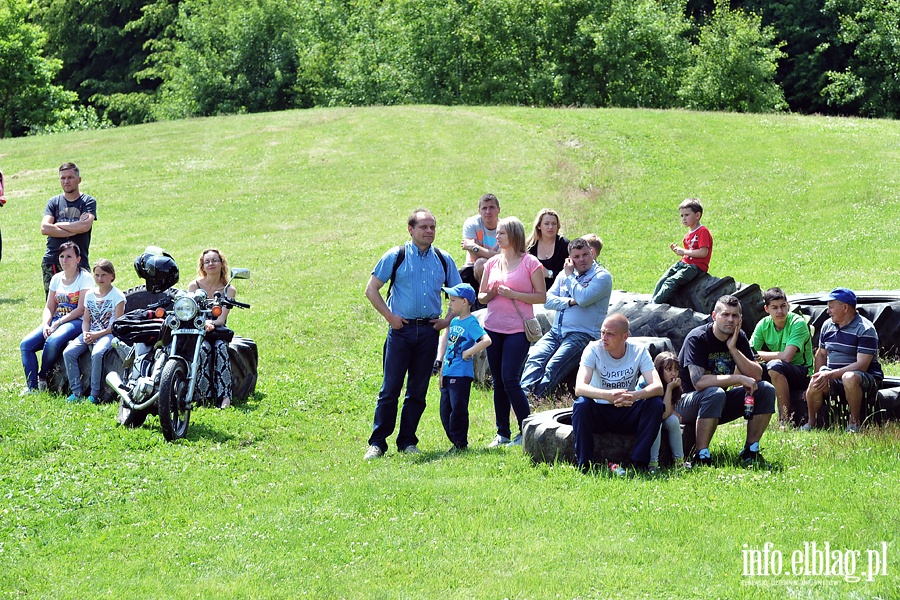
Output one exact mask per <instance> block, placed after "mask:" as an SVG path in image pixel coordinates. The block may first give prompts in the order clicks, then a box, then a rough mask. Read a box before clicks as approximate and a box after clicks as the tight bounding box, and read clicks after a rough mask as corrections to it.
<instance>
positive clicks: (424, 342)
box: [369, 323, 438, 452]
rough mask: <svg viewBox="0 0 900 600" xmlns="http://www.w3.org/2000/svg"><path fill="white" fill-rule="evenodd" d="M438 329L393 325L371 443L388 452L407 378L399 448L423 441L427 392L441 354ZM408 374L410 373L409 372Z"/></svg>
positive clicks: (423, 326) (398, 439)
mask: <svg viewBox="0 0 900 600" xmlns="http://www.w3.org/2000/svg"><path fill="white" fill-rule="evenodd" d="M437 348H438V332H437V331H435V329H434V327H433V326H432V325H415V324H411V323H407V324H406V325H404V326H403V328H402V329H389V330H388V335H387V341H386V342H385V345H384V361H383V363H384V381H383V382H382V384H381V391H380V392H378V404H377V405H376V406H375V421H374V424H373V425H372V435H371V437H369V445H370V446H378V447H379V448H381V450H382V451H383V452H387V438H388V436H389V435H391V434H392V433H394V427H395V426H396V425H397V404H398V401H399V398H400V391H401V390H402V389H403V380H404V378H405V379H406V397H405V398H404V399H403V411H402V413H401V414H400V431H399V432H398V433H397V448H398V449H399V450H403V449H404V448H406V447H407V446H412V445H414V444H418V443H419V438H417V437H416V429H417V428H418V427H419V419H421V418H422V413H424V412H425V395H426V394H427V393H428V381H429V379H431V367H432V365H433V364H434V359H435V356H437ZM407 374H408V376H407Z"/></svg>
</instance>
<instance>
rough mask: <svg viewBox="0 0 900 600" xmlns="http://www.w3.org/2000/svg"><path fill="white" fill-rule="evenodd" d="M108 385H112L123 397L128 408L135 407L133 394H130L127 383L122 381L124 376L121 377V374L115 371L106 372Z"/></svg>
mask: <svg viewBox="0 0 900 600" xmlns="http://www.w3.org/2000/svg"><path fill="white" fill-rule="evenodd" d="M106 385H108V386H109V387H111V388H112V389H113V391H114V392H115V393H117V394H118V395H119V397H120V398H121V399H122V402H124V403H125V406H127V407H128V408H131V409H132V410H133V409H134V403H133V402H132V401H131V396H130V395H129V394H128V389H127V388H126V387H125V384H124V383H122V378H121V377H119V374H118V373H117V372H115V371H110V372H109V373H107V374H106Z"/></svg>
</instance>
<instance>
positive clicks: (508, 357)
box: [487, 330, 530, 437]
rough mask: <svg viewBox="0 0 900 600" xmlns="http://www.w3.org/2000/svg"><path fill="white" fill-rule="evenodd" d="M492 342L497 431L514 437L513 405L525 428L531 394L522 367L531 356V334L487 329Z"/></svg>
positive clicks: (490, 355) (490, 361)
mask: <svg viewBox="0 0 900 600" xmlns="http://www.w3.org/2000/svg"><path fill="white" fill-rule="evenodd" d="M487 334H488V335H489V336H490V337H491V345H490V346H488V347H487V357H488V365H489V366H490V367H491V377H492V378H493V381H494V413H495V416H496V420H497V434H498V435H502V436H503V437H512V435H511V434H512V432H511V431H510V426H509V409H510V407H512V409H513V411H514V412H515V413H516V420H517V421H518V422H519V431H521V430H522V421H524V420H525V417H527V416H528V413H529V412H530V409H529V408H528V398H526V397H525V392H524V391H523V390H522V385H521V383H520V381H521V379H522V367H523V366H524V365H525V358H526V357H527V356H528V347H529V346H530V344H529V343H528V338H526V337H525V332H524V331H523V332H520V333H497V332H496V331H489V330H488V331H487Z"/></svg>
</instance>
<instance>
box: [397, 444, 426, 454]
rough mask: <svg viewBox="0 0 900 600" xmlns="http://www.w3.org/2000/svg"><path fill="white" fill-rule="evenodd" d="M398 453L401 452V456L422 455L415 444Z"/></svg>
mask: <svg viewBox="0 0 900 600" xmlns="http://www.w3.org/2000/svg"><path fill="white" fill-rule="evenodd" d="M400 452H402V453H403V454H422V451H421V450H419V449H418V448H417V447H416V445H415V444H410V445H409V446H407V447H406V448H404V449H403V450H401V451H400Z"/></svg>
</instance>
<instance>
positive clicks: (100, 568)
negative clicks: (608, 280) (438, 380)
mask: <svg viewBox="0 0 900 600" xmlns="http://www.w3.org/2000/svg"><path fill="white" fill-rule="evenodd" d="M898 148H900V124H898V123H896V122H887V121H868V120H858V119H832V118H817V117H796V116H771V115H766V116H759V115H733V114H704V113H689V112H681V111H672V112H662V111H634V110H535V109H528V108H435V107H402V108H371V109H329V110H311V111H297V112H287V113H279V114H260V115H247V116H237V117H223V118H212V119H202V120H199V119H198V120H188V121H180V122H169V123H158V124H153V125H147V126H139V127H130V128H122V129H113V130H106V131H97V132H83V133H72V134H63V135H54V136H47V137H37V138H23V139H12V140H3V141H2V142H0V169H2V171H3V172H4V174H5V176H6V182H7V198H8V200H9V203H8V204H7V206H6V207H5V208H2V209H0V228H2V232H3V238H4V239H3V241H4V244H3V246H4V248H3V260H2V262H0V349H2V350H0V356H2V359H0V464H2V467H0V567H2V568H0V597H8V598H21V597H28V598H79V599H80V598H95V597H112V598H120V597H132V598H186V597H198V598H223V597H226V598H292V597H297V596H306V597H314V598H385V599H387V598H435V597H441V598H714V597H719V598H754V599H755V598H784V597H790V598H847V597H852V598H896V597H898V596H900V578H898V576H897V569H898V567H900V555H898V550H897V545H896V539H895V538H896V532H897V525H896V524H897V522H898V521H900V509H898V508H897V502H896V498H897V484H896V482H897V480H898V475H900V467H898V458H900V452H898V448H900V443H898V442H900V429H898V428H897V427H894V426H892V427H885V428H879V429H869V430H867V431H866V432H865V433H864V434H862V435H859V436H845V435H843V434H840V433H835V432H831V431H825V432H814V433H812V434H807V435H802V434H800V433H799V432H780V431H770V432H768V433H767V435H766V436H765V438H764V439H763V444H762V447H763V452H764V454H765V456H766V458H767V460H768V461H769V462H770V463H772V468H771V469H768V470H743V469H741V468H739V467H738V466H737V453H738V452H739V450H740V448H741V445H742V440H743V433H742V430H741V428H740V427H739V426H731V425H729V426H723V427H722V428H720V430H719V432H718V433H717V434H716V437H715V439H714V441H713V445H712V451H713V456H714V459H715V461H716V463H717V467H716V468H711V469H698V470H694V471H693V472H689V473H676V472H667V473H664V474H663V475H662V476H659V477H656V478H652V479H651V478H636V479H627V480H620V479H612V478H609V477H605V476H589V477H585V476H582V475H580V474H579V473H577V472H576V471H575V469H574V468H572V467H570V466H565V465H561V466H549V465H539V466H534V465H532V464H531V462H530V460H529V459H526V458H525V457H524V456H523V455H522V454H521V453H518V452H487V451H482V450H480V448H482V447H483V446H485V445H486V444H487V443H488V442H489V441H490V439H491V438H492V437H493V434H494V430H493V425H492V421H493V406H492V403H491V397H490V393H489V392H487V391H484V390H477V391H475V392H474V393H473V396H472V404H471V413H472V414H471V420H472V423H471V428H470V435H469V437H470V443H471V445H472V446H473V447H474V448H477V449H478V450H475V451H473V452H470V453H467V454H465V455H462V456H453V457H445V456H444V455H443V453H444V451H445V450H447V448H449V442H448V441H447V440H446V437H445V436H444V434H443V431H442V429H441V426H440V420H439V417H438V413H437V397H438V394H437V388H436V386H432V389H431V390H430V392H429V408H428V410H427V411H426V413H425V416H424V417H423V419H422V423H421V425H420V428H419V437H420V439H421V444H420V447H421V448H422V450H423V451H424V454H423V455H422V456H420V457H407V456H400V455H397V454H396V452H395V451H394V449H393V448H392V449H391V452H390V453H389V454H388V456H387V457H385V458H384V459H381V460H379V461H375V462H373V463H364V462H363V461H362V455H363V453H364V452H365V449H366V440H367V438H368V435H369V432H370V429H371V424H372V423H371V421H372V412H373V409H374V404H375V397H376V394H377V391H378V388H379V386H380V382H381V377H380V358H381V345H382V342H383V337H384V333H385V328H386V325H385V323H384V321H383V320H382V319H381V317H380V316H379V315H378V314H377V313H376V312H375V311H374V310H373V309H372V308H371V306H370V305H369V304H368V302H367V301H366V299H365V297H364V296H363V288H364V286H365V282H366V281H367V279H368V276H369V273H370V271H371V269H372V267H373V266H374V264H375V262H376V261H377V259H378V257H380V255H381V254H382V253H383V252H384V251H385V250H387V249H388V248H389V247H390V246H392V245H395V244H397V243H400V242H402V241H404V240H405V239H406V238H407V237H408V234H407V232H406V228H405V219H406V216H407V215H408V214H409V213H410V212H411V210H412V209H414V208H416V207H418V206H425V207H428V208H430V209H431V210H432V211H433V212H434V213H435V215H436V217H437V221H438V235H437V245H439V246H441V247H443V248H445V249H447V250H449V251H450V252H451V254H453V256H454V257H456V258H457V259H458V260H461V259H462V252H461V251H460V249H459V238H460V228H461V225H462V222H463V220H464V219H465V218H466V217H468V216H470V215H472V214H474V213H475V209H476V203H477V199H478V197H479V196H480V195H481V194H483V193H485V192H487V191H491V192H493V193H495V194H497V196H498V197H499V198H500V200H501V203H502V216H509V215H516V216H519V217H520V218H521V219H522V220H523V221H524V222H525V223H526V226H529V225H530V223H531V221H532V219H533V217H534V215H535V214H536V213H537V211H538V210H539V209H540V208H542V207H544V206H550V207H553V208H555V209H557V210H558V211H559V212H560V214H561V215H562V218H563V226H564V231H563V233H565V234H568V235H570V236H572V235H579V234H581V233H586V232H588V231H591V232H595V233H597V234H599V235H600V236H601V237H602V238H603V241H604V244H605V245H604V250H603V254H602V255H601V260H602V262H603V263H604V264H605V265H606V266H607V267H608V268H609V269H610V271H611V272H612V274H613V279H614V287H615V288H616V289H625V290H629V291H637V292H650V291H651V290H652V287H653V284H654V283H655V281H656V279H657V277H658V276H659V275H660V274H661V273H662V272H663V270H664V269H665V268H666V267H668V266H669V265H670V264H671V263H672V262H674V255H673V254H672V253H671V252H670V251H669V250H668V248H667V246H668V244H669V243H670V242H673V241H677V240H680V239H681V237H682V236H683V233H684V230H683V228H682V227H681V225H680V221H679V220H678V216H677V210H676V207H677V205H678V203H679V202H680V201H681V200H682V199H684V198H685V197H688V196H698V197H700V198H701V199H702V200H703V203H704V206H705V209H706V212H705V214H704V219H703V222H704V224H706V225H707V226H708V227H709V228H710V230H711V231H712V233H713V235H714V236H715V248H714V252H713V259H712V268H711V273H713V274H714V275H718V276H725V275H730V276H733V277H734V278H735V279H736V280H738V281H742V282H745V283H753V282H756V283H759V284H760V286H762V287H763V288H766V287H769V286H771V285H781V286H782V287H784V288H785V290H786V291H787V292H788V293H789V294H793V293H800V292H819V291H822V290H828V289H831V288H832V287H835V286H837V285H845V286H848V287H852V288H856V289H879V288H880V289H893V288H897V287H898V281H897V269H896V264H897V258H898V253H897V241H896V229H897V228H896V223H897V204H898V202H897V200H898V196H900V179H898V178H897V176H896V164H897V157H898V156H897V155H898V150H897V149H898ZM67 160H73V161H75V162H77V163H78V164H79V165H80V166H81V168H82V176H83V183H82V191H85V192H87V193H90V194H92V195H94V196H95V197H96V198H97V199H98V212H99V215H98V216H99V220H98V221H97V223H96V224H95V227H94V234H93V242H92V246H91V257H92V259H94V260H96V259H98V258H101V257H104V258H109V259H110V260H112V261H113V263H114V264H115V265H116V266H117V267H118V270H119V279H118V281H117V282H116V284H117V285H118V286H119V287H120V288H122V289H125V288H128V287H131V286H133V285H137V284H138V283H140V282H139V281H138V280H137V277H136V275H135V274H134V271H133V269H132V268H131V266H130V265H131V262H132V261H133V259H134V258H135V257H136V256H137V255H138V254H140V253H141V251H142V250H143V248H144V247H145V246H147V245H149V244H156V245H161V246H163V247H165V248H166V249H167V250H168V251H169V252H170V253H171V254H173V255H174V257H175V258H176V260H177V261H178V263H179V266H180V267H181V270H182V281H183V282H187V281H189V280H190V279H191V278H192V276H193V272H194V270H195V264H196V257H197V255H198V254H199V252H200V250H201V249H202V248H205V247H208V246H216V247H218V248H220V249H221V250H222V251H223V252H224V253H225V254H226V255H227V256H228V258H229V262H230V263H231V266H233V267H249V268H250V269H251V270H252V279H251V280H249V281H240V282H238V284H237V289H238V299H240V300H243V301H245V302H249V303H250V304H251V305H252V306H253V308H252V309H251V310H249V311H233V312H232V315H231V318H230V319H229V325H230V326H231V327H232V328H233V329H235V330H236V331H237V332H238V333H239V334H242V335H245V336H247V337H251V338H253V339H255V340H256V341H257V343H258V344H259V349H260V371H259V375H260V378H259V384H258V386H257V395H256V396H255V397H254V398H252V399H250V400H248V401H247V402H244V403H241V404H239V405H238V406H237V407H236V408H235V409H233V410H229V411H215V410H209V409H205V410H197V411H195V413H194V414H193V415H192V419H191V427H190V430H189V433H188V438H187V439H186V440H182V441H181V442H179V443H175V444H167V443H165V442H164V441H163V437H162V434H161V432H160V430H159V426H158V420H157V419H156V418H153V417H151V418H150V419H148V423H147V424H146V425H145V426H144V427H142V428H140V429H137V430H126V429H124V428H121V427H118V426H116V424H115V412H116V407H115V406H113V405H103V406H99V407H95V406H90V405H67V404H66V403H65V402H64V401H63V399H62V398H60V397H55V396H50V395H46V394H44V395H39V396H37V397H32V398H28V399H20V398H19V396H18V392H19V390H20V389H21V388H22V386H23V384H24V378H23V373H22V369H21V365H20V361H19V355H18V352H17V348H16V347H17V345H18V343H19V341H20V340H21V338H22V337H23V336H24V335H25V334H26V333H28V332H29V331H30V330H31V329H33V328H34V327H35V326H36V325H37V323H38V321H39V319H40V313H41V309H42V302H43V296H42V294H41V293H40V292H41V291H42V287H41V281H40V267H39V265H40V259H41V255H42V254H43V246H44V241H43V238H41V236H40V235H39V223H40V220H41V216H42V212H43V207H44V204H45V202H46V200H47V198H49V197H50V196H51V195H53V194H56V193H57V190H58V183H57V172H56V168H57V166H58V165H59V164H60V163H61V162H63V161H67ZM390 441H393V440H390ZM766 543H770V544H771V546H769V548H770V549H772V550H773V552H772V553H770V554H768V555H767V556H768V557H774V556H776V555H775V553H774V551H775V550H777V551H778V552H779V553H780V555H779V556H781V557H782V560H783V562H782V573H781V574H780V575H768V576H766V575H748V574H746V572H745V562H744V561H745V557H746V556H748V555H747V553H746V551H749V550H756V549H759V550H762V549H763V548H764V545H765V544H766ZM812 543H815V544H817V548H818V549H821V548H822V547H823V546H824V545H825V544H826V543H828V544H829V545H830V548H831V549H832V551H833V552H835V551H837V550H840V551H841V560H839V561H838V560H837V558H835V559H834V561H833V562H834V564H833V565H832V566H833V568H831V571H836V570H838V569H837V567H840V568H841V570H840V572H839V573H838V574H829V575H825V574H816V573H815V572H814V571H813V572H806V573H804V572H802V571H803V567H804V565H803V563H802V561H801V563H800V565H799V567H800V571H801V572H800V573H797V572H796V569H792V562H791V559H792V556H793V555H794V553H795V552H800V553H801V558H802V554H803V552H804V549H811V544H812ZM882 543H884V544H886V546H883V545H882ZM882 549H883V550H884V557H885V561H884V562H885V565H884V567H885V568H884V573H882V571H881V570H878V571H877V572H875V568H874V567H875V566H877V565H870V563H869V560H870V559H871V560H874V559H875V557H881V556H882V554H880V551H881V550H882ZM868 551H871V552H868ZM855 553H858V555H857V554H855ZM851 558H855V559H856V563H855V564H853V565H852V566H853V572H850V567H851V562H850V559H851ZM773 560H774V559H773ZM767 564H768V563H767ZM772 564H773V565H774V563H772ZM807 566H808V565H807ZM857 577H858V578H860V580H858V581H854V579H855V578H857Z"/></svg>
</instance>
